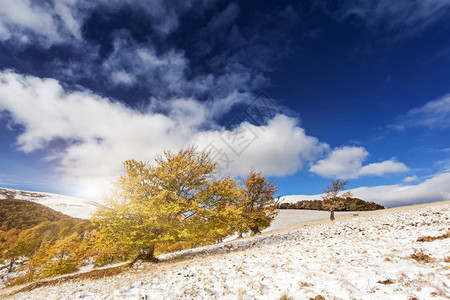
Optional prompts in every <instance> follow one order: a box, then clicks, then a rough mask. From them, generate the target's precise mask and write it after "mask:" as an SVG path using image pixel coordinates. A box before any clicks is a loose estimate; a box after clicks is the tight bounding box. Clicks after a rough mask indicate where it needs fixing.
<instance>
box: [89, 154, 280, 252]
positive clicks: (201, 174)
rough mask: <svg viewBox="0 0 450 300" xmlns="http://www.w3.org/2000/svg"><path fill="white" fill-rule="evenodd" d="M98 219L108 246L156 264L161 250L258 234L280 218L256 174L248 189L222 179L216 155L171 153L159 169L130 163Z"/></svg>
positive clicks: (266, 187) (156, 165)
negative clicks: (211, 157)
mask: <svg viewBox="0 0 450 300" xmlns="http://www.w3.org/2000/svg"><path fill="white" fill-rule="evenodd" d="M124 167H125V171H126V172H125V174H124V175H123V176H121V177H120V178H119V179H118V181H117V182H116V184H115V189H114V190H113V192H112V193H110V194H109V195H108V196H107V197H106V199H105V205H103V206H101V207H100V208H99V209H98V211H97V212H96V214H95V216H94V217H93V219H92V222H93V224H94V225H95V226H96V227H97V228H98V236H99V238H100V239H101V240H102V241H103V243H102V244H103V245H109V246H110V247H115V248H116V249H121V250H123V251H126V252H128V253H135V254H136V255H137V256H136V257H137V258H143V259H153V257H154V253H155V247H160V248H161V247H165V249H167V248H170V245H174V244H177V245H178V246H181V245H185V246H186V245H190V246H198V245H205V244H209V243H212V242H220V241H222V240H223V238H225V237H227V236H229V235H232V234H234V233H244V232H248V231H251V232H252V233H258V232H260V230H261V229H263V228H265V227H267V226H269V225H270V222H271V220H272V219H273V218H274V217H275V215H276V210H275V209H276V208H275V206H274V201H273V194H274V192H275V186H274V184H273V183H267V181H266V179H265V178H264V177H262V176H261V174H260V173H256V172H255V171H252V172H251V174H250V176H249V177H248V178H247V179H246V180H243V183H244V186H243V187H241V186H240V184H239V182H238V181H236V180H234V179H232V178H230V177H222V178H216V177H215V175H216V174H217V173H218V167H217V164H216V163H214V162H213V161H212V160H211V159H210V154H209V153H205V152H199V151H197V150H196V149H195V148H194V147H190V148H187V149H184V150H180V151H179V152H177V153H172V152H171V151H165V152H164V154H163V155H159V156H157V157H156V159H155V163H154V164H150V163H145V162H140V161H135V160H129V161H126V162H125V163H124Z"/></svg>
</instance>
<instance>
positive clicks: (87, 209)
mask: <svg viewBox="0 0 450 300" xmlns="http://www.w3.org/2000/svg"><path fill="white" fill-rule="evenodd" d="M1 199H18V200H28V201H33V202H37V203H39V204H42V205H45V206H47V207H50V208H51V209H54V210H56V211H59V212H62V213H63V214H66V215H69V216H72V217H74V218H81V219H89V218H90V216H91V215H92V214H93V213H94V212H95V210H96V208H97V206H98V204H97V203H96V202H93V201H88V200H84V199H79V198H75V197H70V196H63V195H58V194H51V193H41V192H28V191H19V190H13V189H6V188H0V201H1Z"/></svg>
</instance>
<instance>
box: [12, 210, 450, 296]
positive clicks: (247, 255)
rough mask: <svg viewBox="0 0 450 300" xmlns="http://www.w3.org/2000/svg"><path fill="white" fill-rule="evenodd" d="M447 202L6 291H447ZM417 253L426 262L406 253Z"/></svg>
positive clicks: (449, 214) (164, 293)
mask: <svg viewBox="0 0 450 300" xmlns="http://www.w3.org/2000/svg"><path fill="white" fill-rule="evenodd" d="M449 218H450V203H448V202H447V203H444V204H441V205H434V206H428V207H425V208H423V207H422V208H414V209H410V210H407V211H400V212H399V211H395V210H394V211H392V210H391V211H385V212H369V213H364V214H359V215H357V216H353V215H350V216H348V217H347V218H346V219H343V220H341V221H335V222H334V223H332V222H324V223H322V224H316V225H304V226H301V227H298V228H297V229H296V230H295V231H292V232H285V233H278V234H273V235H267V236H258V237H256V238H248V239H241V240H236V241H232V242H228V243H222V244H218V245H212V246H208V247H203V248H198V249H191V250H186V251H182V252H178V253H173V254H167V255H161V256H160V257H159V258H160V259H162V260H163V261H162V262H161V263H159V264H150V263H148V264H147V263H145V264H140V265H138V266H136V267H135V268H134V269H131V270H130V271H127V272H125V273H122V274H120V275H117V276H114V277H108V278H103V279H101V280H83V281H69V282H66V283H64V284H59V285H55V286H48V287H43V288H38V289H35V290H32V291H31V292H23V293H19V294H16V295H14V296H13V298H14V299H78V298H82V299H280V298H281V297H282V296H286V297H288V299H289V297H291V298H292V299H309V298H314V297H316V296H318V295H321V296H323V297H324V298H325V299H448V298H449V297H450V291H449V280H448V279H449V276H450V269H449V267H450V263H449V259H450V257H449V256H450V253H449V249H450V239H449V238H446V239H438V240H435V241H432V242H419V241H417V239H418V238H419V237H422V236H440V235H442V234H445V233H447V232H448V231H449V230H450V228H449V227H450V221H449ZM420 253H422V254H426V255H429V256H430V257H431V262H420V261H416V260H414V259H413V258H411V255H413V254H420ZM177 258H178V259H177Z"/></svg>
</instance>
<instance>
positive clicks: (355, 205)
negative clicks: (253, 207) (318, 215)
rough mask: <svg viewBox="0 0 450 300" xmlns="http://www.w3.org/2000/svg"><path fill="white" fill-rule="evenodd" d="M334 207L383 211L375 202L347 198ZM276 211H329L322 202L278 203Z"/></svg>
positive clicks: (340, 209) (344, 209)
mask: <svg viewBox="0 0 450 300" xmlns="http://www.w3.org/2000/svg"><path fill="white" fill-rule="evenodd" d="M340 200H341V201H339V204H338V205H337V206H336V209H335V210H336V211H366V210H378V209H384V208H385V207H384V206H383V205H380V204H378V203H375V202H367V201H364V200H361V199H359V198H352V197H347V198H343V199H340ZM277 207H278V209H309V210H329V209H327V208H326V207H325V205H324V202H323V201H322V200H301V201H298V202H296V203H279V204H278V205H277Z"/></svg>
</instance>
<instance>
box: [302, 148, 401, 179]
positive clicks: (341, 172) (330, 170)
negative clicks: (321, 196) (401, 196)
mask: <svg viewBox="0 0 450 300" xmlns="http://www.w3.org/2000/svg"><path fill="white" fill-rule="evenodd" d="M368 156H369V153H368V152H367V151H366V149H364V148H363V147H342V148H338V149H335V150H333V151H332V152H331V153H330V154H329V155H328V157H327V158H325V159H322V160H319V161H318V162H317V163H316V164H315V165H313V166H312V167H311V168H310V169H309V170H310V171H311V172H314V173H316V174H318V175H320V176H322V177H327V178H341V179H352V178H358V177H360V176H364V175H376V176H383V175H385V174H389V173H399V172H405V171H408V170H409V169H408V167H406V166H405V165H404V164H403V163H400V162H396V161H392V160H385V161H383V162H380V163H372V164H368V165H365V166H363V165H362V163H363V161H364V160H366V159H367V157H368Z"/></svg>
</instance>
